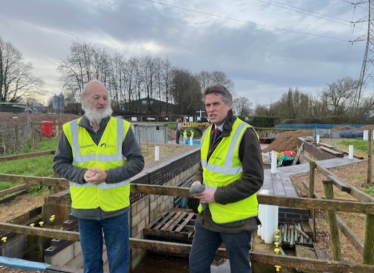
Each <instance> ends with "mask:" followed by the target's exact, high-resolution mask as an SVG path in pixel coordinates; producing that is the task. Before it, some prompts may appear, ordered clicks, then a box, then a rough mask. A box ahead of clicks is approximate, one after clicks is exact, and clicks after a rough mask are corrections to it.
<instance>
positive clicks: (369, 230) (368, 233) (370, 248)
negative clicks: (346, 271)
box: [362, 134, 374, 272]
mask: <svg viewBox="0 0 374 273" xmlns="http://www.w3.org/2000/svg"><path fill="white" fill-rule="evenodd" d="M369 135H370V134H369ZM373 230H374V215H369V214H368V215H366V221H365V240H364V253H363V261H362V263H364V264H374V232H373ZM373 272H374V271H373Z"/></svg>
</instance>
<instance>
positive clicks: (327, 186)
mask: <svg viewBox="0 0 374 273" xmlns="http://www.w3.org/2000/svg"><path fill="white" fill-rule="evenodd" d="M304 159H305V160H307V161H308V162H309V165H310V171H309V174H310V175H309V183H307V182H306V181H303V185H304V187H306V188H307V189H309V192H308V197H309V198H315V199H316V200H321V197H320V196H319V195H318V194H317V193H316V192H315V190H314V183H315V181H314V180H315V171H316V170H318V171H319V172H320V173H322V174H323V175H324V176H325V177H326V178H327V180H323V181H322V182H323V186H324V193H325V201H327V200H328V201H332V200H333V199H334V191H333V186H335V187H337V188H338V189H339V190H341V191H344V192H346V193H347V194H349V195H351V196H352V197H354V198H355V199H357V200H358V202H359V203H362V204H363V203H366V204H374V198H372V197H371V196H370V195H368V194H366V193H364V192H362V191H360V190H358V189H357V188H355V187H354V186H352V185H349V184H348V183H346V182H344V181H343V180H342V179H341V178H339V177H337V176H336V175H335V174H333V173H332V172H330V171H329V170H327V169H325V168H323V167H321V166H320V165H319V164H318V163H317V162H315V161H314V160H312V159H311V158H310V157H308V156H306V155H304ZM341 202H345V203H346V204H348V205H351V204H353V201H348V200H345V201H341ZM354 202H356V201H354ZM326 210H328V219H329V226H330V235H331V245H332V250H333V256H334V260H341V252H340V251H341V245H340V240H339V231H338V229H340V230H341V231H342V233H343V234H344V235H345V236H346V237H347V239H348V240H349V241H350V242H351V243H352V245H353V246H354V247H355V248H356V250H357V251H358V252H359V253H361V254H362V255H363V263H364V264H374V255H373V254H374V215H373V213H372V212H370V211H364V212H363V213H364V214H366V220H365V240H364V242H362V241H361V240H360V238H359V237H358V236H357V235H356V234H355V233H354V232H353V231H352V230H351V229H350V228H349V227H348V226H347V225H346V223H344V221H343V220H342V219H341V218H340V217H339V216H338V215H336V211H337V210H333V209H330V208H326ZM351 212H353V211H351ZM312 217H313V235H314V238H315V234H316V224H315V214H314V210H312Z"/></svg>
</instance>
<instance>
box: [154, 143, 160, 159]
mask: <svg viewBox="0 0 374 273" xmlns="http://www.w3.org/2000/svg"><path fill="white" fill-rule="evenodd" d="M159 160H160V147H159V146H155V161H159Z"/></svg>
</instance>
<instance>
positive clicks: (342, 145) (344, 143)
mask: <svg viewBox="0 0 374 273" xmlns="http://www.w3.org/2000/svg"><path fill="white" fill-rule="evenodd" d="M322 142H325V143H328V144H330V145H332V146H335V147H336V148H338V149H340V150H343V151H346V152H348V150H349V145H353V149H354V152H353V153H354V154H355V155H358V156H362V157H365V158H366V157H367V155H368V149H369V142H368V141H366V140H362V139H328V138H323V139H322ZM373 151H374V146H373Z"/></svg>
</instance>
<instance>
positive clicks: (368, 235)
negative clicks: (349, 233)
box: [362, 214, 374, 264]
mask: <svg viewBox="0 0 374 273" xmlns="http://www.w3.org/2000/svg"><path fill="white" fill-rule="evenodd" d="M362 263H363V264H374V215H372V214H366V221H365V241H364V254H363V261H362Z"/></svg>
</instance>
